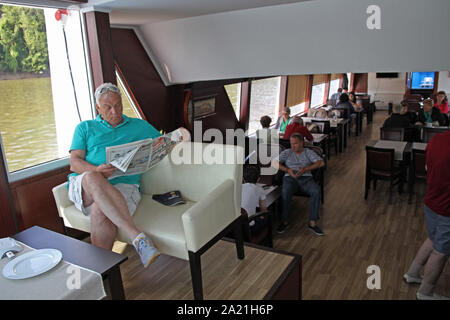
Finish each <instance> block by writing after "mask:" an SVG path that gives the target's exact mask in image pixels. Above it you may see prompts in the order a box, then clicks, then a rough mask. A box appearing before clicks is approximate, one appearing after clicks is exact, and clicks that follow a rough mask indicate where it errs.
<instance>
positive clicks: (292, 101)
mask: <svg viewBox="0 0 450 320" xmlns="http://www.w3.org/2000/svg"><path fill="white" fill-rule="evenodd" d="M308 77H309V76H308V75H295V76H289V77H288V84H287V94H286V95H287V97H286V106H287V107H292V106H295V105H297V104H299V103H302V102H305V101H306V100H307V85H308Z"/></svg>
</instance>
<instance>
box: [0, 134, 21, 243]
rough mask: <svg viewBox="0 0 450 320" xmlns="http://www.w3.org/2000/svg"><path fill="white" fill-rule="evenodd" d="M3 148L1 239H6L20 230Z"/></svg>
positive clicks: (0, 183)
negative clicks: (16, 219)
mask: <svg viewBox="0 0 450 320" xmlns="http://www.w3.org/2000/svg"><path fill="white" fill-rule="evenodd" d="M0 143H1V139H0ZM1 148H3V146H0V238H5V237H9V236H12V235H14V234H16V233H17V232H18V231H19V230H18V228H17V223H16V221H15V212H14V204H13V201H12V196H11V190H10V188H9V182H8V173H7V172H6V166H5V162H6V159H4V158H3V152H1Z"/></svg>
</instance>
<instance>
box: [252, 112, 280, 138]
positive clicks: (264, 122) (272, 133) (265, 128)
mask: <svg viewBox="0 0 450 320" xmlns="http://www.w3.org/2000/svg"><path fill="white" fill-rule="evenodd" d="M259 122H260V123H261V126H262V129H258V130H257V131H256V137H257V138H258V139H261V140H262V142H263V143H266V144H278V132H277V130H273V129H270V128H269V127H270V123H271V122H272V118H270V117H269V116H263V117H261V119H260V120H259Z"/></svg>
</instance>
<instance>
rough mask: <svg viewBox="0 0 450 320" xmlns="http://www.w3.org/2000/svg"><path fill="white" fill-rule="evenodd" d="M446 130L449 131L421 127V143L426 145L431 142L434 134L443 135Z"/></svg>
mask: <svg viewBox="0 0 450 320" xmlns="http://www.w3.org/2000/svg"><path fill="white" fill-rule="evenodd" d="M447 130H449V129H442V128H428V127H423V128H422V142H425V143H428V142H429V141H430V140H431V138H433V137H434V135H435V134H438V133H443V132H445V131H447Z"/></svg>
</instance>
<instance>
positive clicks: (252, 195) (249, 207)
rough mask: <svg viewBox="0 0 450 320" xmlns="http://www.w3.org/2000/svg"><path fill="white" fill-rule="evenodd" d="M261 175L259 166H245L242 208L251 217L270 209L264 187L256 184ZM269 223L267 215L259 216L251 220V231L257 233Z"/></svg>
mask: <svg viewBox="0 0 450 320" xmlns="http://www.w3.org/2000/svg"><path fill="white" fill-rule="evenodd" d="M259 176H260V170H259V168H258V167H256V166H247V167H244V173H243V184H242V203H241V208H243V209H245V211H247V214H248V217H249V218H251V217H253V216H254V215H256V214H257V213H263V212H267V211H268V209H267V203H266V194H265V193H264V189H263V188H262V187H260V186H258V185H257V184H256V183H257V182H258V180H259ZM258 208H259V209H258ZM267 223H268V219H267V217H266V216H259V217H257V218H256V219H254V220H253V221H250V231H251V232H252V233H253V234H257V233H259V232H260V231H261V230H262V229H263V228H264V227H265V226H266V225H267Z"/></svg>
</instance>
